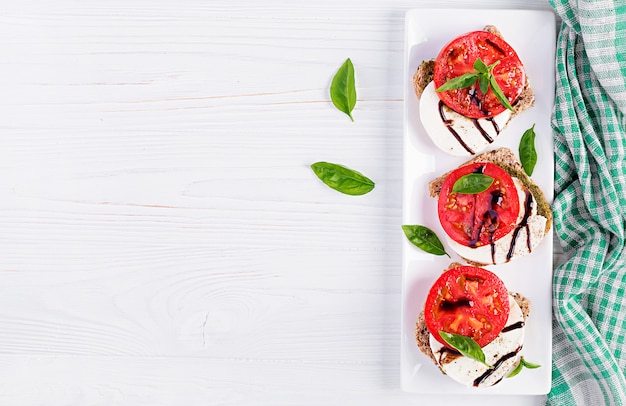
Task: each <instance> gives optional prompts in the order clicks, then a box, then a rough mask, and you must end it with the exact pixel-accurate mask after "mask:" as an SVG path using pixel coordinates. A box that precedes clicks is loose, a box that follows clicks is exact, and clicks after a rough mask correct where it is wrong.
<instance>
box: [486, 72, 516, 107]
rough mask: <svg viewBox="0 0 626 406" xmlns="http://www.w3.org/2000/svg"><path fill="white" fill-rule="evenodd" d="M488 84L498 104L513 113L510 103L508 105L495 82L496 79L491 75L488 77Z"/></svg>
mask: <svg viewBox="0 0 626 406" xmlns="http://www.w3.org/2000/svg"><path fill="white" fill-rule="evenodd" d="M489 84H490V85H491V90H493V94H494V95H495V96H496V98H497V99H498V100H499V101H500V103H502V105H503V106H504V107H506V108H507V109H509V110H511V111H514V110H513V106H511V103H509V100H508V99H507V98H506V96H505V95H504V93H503V92H502V89H500V86H499V85H498V82H496V78H495V77H494V76H493V75H490V77H489Z"/></svg>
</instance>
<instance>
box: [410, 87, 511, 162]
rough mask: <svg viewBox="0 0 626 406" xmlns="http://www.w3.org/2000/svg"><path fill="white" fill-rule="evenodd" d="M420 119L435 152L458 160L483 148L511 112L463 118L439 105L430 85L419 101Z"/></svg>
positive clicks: (497, 133) (493, 139) (504, 123)
mask: <svg viewBox="0 0 626 406" xmlns="http://www.w3.org/2000/svg"><path fill="white" fill-rule="evenodd" d="M420 119H421V120H422V124H423V126H424V129H425V130H426V133H428V135H429V136H430V138H431V139H432V140H433V142H434V143H435V145H436V146H437V147H439V149H441V150H443V151H445V152H447V153H449V154H452V155H458V156H471V155H474V154H476V153H478V152H481V151H483V150H484V149H485V148H487V147H488V146H489V145H490V144H491V143H492V142H494V141H495V139H496V138H497V137H498V135H499V134H500V133H501V132H502V130H503V129H504V127H506V125H507V124H508V122H509V120H510V119H511V111H510V110H504V111H503V112H502V113H500V114H498V115H496V116H493V117H491V118H488V119H487V118H479V119H472V118H468V117H465V116H463V115H461V114H459V113H457V112H455V111H454V110H452V109H450V108H449V107H448V106H446V105H445V104H443V102H441V100H440V99H439V96H437V93H436V92H435V84H434V82H430V83H429V84H428V86H426V88H425V89H424V92H423V93H422V96H421V98H420Z"/></svg>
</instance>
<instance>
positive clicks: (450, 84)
mask: <svg viewBox="0 0 626 406" xmlns="http://www.w3.org/2000/svg"><path fill="white" fill-rule="evenodd" d="M479 75H480V73H478V72H470V73H465V74H463V75H461V76H457V77H455V78H452V79H450V80H448V81H447V82H446V83H444V84H443V85H441V86H439V88H437V90H436V91H437V92H445V91H448V90H455V89H463V88H465V87H470V86H471V85H473V84H474V83H475V82H476V79H477V78H478V76H479Z"/></svg>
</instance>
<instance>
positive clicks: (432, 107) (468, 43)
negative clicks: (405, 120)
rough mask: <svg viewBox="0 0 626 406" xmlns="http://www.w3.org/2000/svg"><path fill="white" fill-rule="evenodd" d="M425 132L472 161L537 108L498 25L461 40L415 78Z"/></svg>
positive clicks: (449, 150) (426, 63)
mask: <svg viewBox="0 0 626 406" xmlns="http://www.w3.org/2000/svg"><path fill="white" fill-rule="evenodd" d="M413 85H414V88H415V93H416V94H417V97H418V98H419V99H420V103H419V113H420V119H421V122H422V124H423V126H424V129H425V130H426V132H427V133H428V135H429V136H430V138H431V139H432V141H433V142H434V143H435V145H436V146H437V147H439V148H440V149H441V150H443V151H445V152H447V153H450V154H452V155H458V156H472V155H475V154H477V153H479V152H482V151H484V150H485V149H486V148H487V147H488V146H489V145H490V144H491V143H493V142H494V141H495V139H496V137H498V135H500V133H501V132H502V131H503V130H504V128H505V127H506V126H507V124H508V123H509V121H510V120H511V119H512V118H513V117H514V116H515V115H517V114H519V113H521V112H522V111H524V110H525V109H527V108H529V107H530V106H532V105H533V103H534V100H535V98H534V94H533V91H532V89H531V87H530V85H529V84H528V80H527V77H526V71H525V70H524V65H523V64H522V62H521V60H520V58H519V57H518V55H517V53H516V52H515V50H514V49H513V47H511V46H510V45H509V44H508V43H507V42H506V41H505V40H504V39H503V38H502V36H501V34H500V32H499V31H498V30H497V29H496V28H495V27H494V26H487V27H485V28H484V30H482V31H472V32H469V33H467V34H464V35H461V36H459V37H457V38H455V39H453V40H452V41H450V42H449V43H448V44H447V45H445V46H444V47H443V48H442V49H441V51H440V52H439V55H437V57H436V59H434V60H428V61H424V62H422V64H421V65H420V66H419V67H418V69H417V71H416V72H415V74H414V76H413Z"/></svg>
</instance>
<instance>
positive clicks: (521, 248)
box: [446, 177, 548, 265]
mask: <svg viewBox="0 0 626 406" xmlns="http://www.w3.org/2000/svg"><path fill="white" fill-rule="evenodd" d="M513 183H514V184H515V189H516V190H517V195H518V197H519V204H520V209H519V216H518V218H517V224H518V227H516V228H514V229H513V230H511V231H510V232H509V233H508V234H507V235H505V236H504V237H502V238H500V239H498V240H497V241H495V242H494V243H493V244H490V245H483V246H480V247H474V248H472V247H468V246H465V245H462V244H459V243H458V242H456V241H454V240H453V239H452V238H450V237H448V236H447V235H446V240H447V242H448V245H449V246H450V248H452V249H453V250H454V251H455V252H456V253H457V254H459V255H460V256H461V257H463V258H465V259H466V260H469V261H472V262H475V263H479V264H493V265H497V264H503V263H506V262H508V261H511V260H513V259H515V258H519V257H520V256H523V255H526V254H529V253H531V252H532V251H533V250H534V249H535V248H536V247H537V246H538V245H539V244H540V243H541V241H542V240H543V237H544V235H545V232H546V222H547V221H548V220H547V219H546V218H545V217H544V216H541V215H539V214H537V204H536V202H535V201H534V198H533V197H532V195H530V197H529V196H528V195H527V194H526V188H524V187H523V186H522V185H521V183H520V181H519V180H518V179H517V178H516V177H513ZM529 198H530V199H532V200H531V202H529V204H530V206H531V207H530V208H531V211H530V213H529V214H528V215H527V218H526V219H525V216H526V202H527V199H529ZM524 222H525V224H523V223H524Z"/></svg>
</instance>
